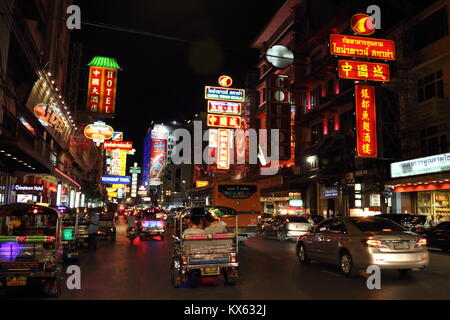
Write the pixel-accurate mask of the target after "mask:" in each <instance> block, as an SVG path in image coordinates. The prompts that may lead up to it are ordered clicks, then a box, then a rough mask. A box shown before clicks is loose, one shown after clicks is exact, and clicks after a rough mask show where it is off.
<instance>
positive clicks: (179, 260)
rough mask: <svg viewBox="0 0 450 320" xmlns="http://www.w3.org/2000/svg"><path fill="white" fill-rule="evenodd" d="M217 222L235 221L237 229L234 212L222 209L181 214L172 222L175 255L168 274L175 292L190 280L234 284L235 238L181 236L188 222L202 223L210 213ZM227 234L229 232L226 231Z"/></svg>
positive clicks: (231, 235)
mask: <svg viewBox="0 0 450 320" xmlns="http://www.w3.org/2000/svg"><path fill="white" fill-rule="evenodd" d="M212 212H214V214H213V216H215V217H216V218H219V219H222V218H228V219H234V220H235V222H234V226H238V225H239V224H238V221H237V219H238V216H237V213H236V211H235V210H234V209H232V208H225V207H217V208H214V207H208V208H205V207H202V208H189V209H185V210H183V211H182V212H181V213H180V214H179V215H178V216H177V217H176V219H175V228H174V233H175V234H174V249H173V250H174V251H173V256H172V264H171V272H172V285H173V286H174V287H176V288H178V287H180V286H183V285H185V284H186V283H187V281H188V279H189V278H190V277H194V276H195V277H219V276H221V275H222V276H223V277H224V280H225V283H226V284H235V283H236V281H237V279H238V276H239V262H238V238H237V237H238V234H237V233H236V232H235V231H236V228H233V232H232V233H223V234H206V233H205V234H184V235H183V233H184V230H186V228H187V227H188V225H189V221H190V220H191V219H192V218H193V217H196V219H204V218H205V216H206V215H208V214H209V213H211V214H212ZM227 231H228V230H227Z"/></svg>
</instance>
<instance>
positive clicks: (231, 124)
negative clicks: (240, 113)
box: [208, 114, 242, 129]
mask: <svg viewBox="0 0 450 320" xmlns="http://www.w3.org/2000/svg"><path fill="white" fill-rule="evenodd" d="M241 120H242V118H241V117H235V116H225V115H215V114H208V127H219V128H231V129H240V128H241Z"/></svg>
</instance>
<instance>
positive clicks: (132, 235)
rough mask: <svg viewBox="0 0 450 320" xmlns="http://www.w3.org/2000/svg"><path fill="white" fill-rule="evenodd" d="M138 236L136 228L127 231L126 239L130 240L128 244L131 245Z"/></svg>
mask: <svg viewBox="0 0 450 320" xmlns="http://www.w3.org/2000/svg"><path fill="white" fill-rule="evenodd" d="M137 236H138V234H137V230H136V228H134V227H132V228H130V229H129V230H128V231H127V238H128V239H130V243H131V244H133V242H134V239H136V238H137Z"/></svg>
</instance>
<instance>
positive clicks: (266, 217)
mask: <svg viewBox="0 0 450 320" xmlns="http://www.w3.org/2000/svg"><path fill="white" fill-rule="evenodd" d="M273 216H274V215H273V213H267V212H263V213H261V214H260V215H259V216H258V221H257V222H256V230H257V232H258V233H259V234H261V233H263V230H264V225H265V224H266V223H268V222H269V221H270V220H271V219H273Z"/></svg>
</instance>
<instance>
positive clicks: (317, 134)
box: [311, 123, 323, 144]
mask: <svg viewBox="0 0 450 320" xmlns="http://www.w3.org/2000/svg"><path fill="white" fill-rule="evenodd" d="M322 137H323V126H322V124H321V123H319V124H316V125H315V126H312V127H311V144H317V143H319V142H320V141H322Z"/></svg>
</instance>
